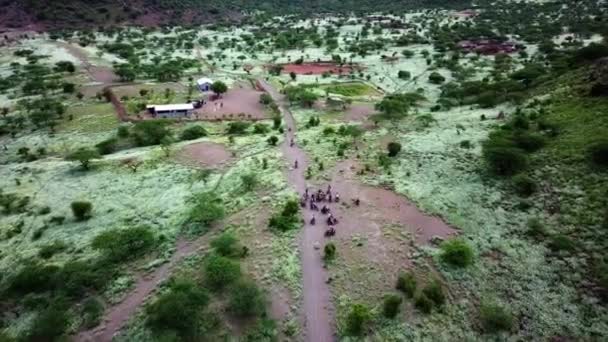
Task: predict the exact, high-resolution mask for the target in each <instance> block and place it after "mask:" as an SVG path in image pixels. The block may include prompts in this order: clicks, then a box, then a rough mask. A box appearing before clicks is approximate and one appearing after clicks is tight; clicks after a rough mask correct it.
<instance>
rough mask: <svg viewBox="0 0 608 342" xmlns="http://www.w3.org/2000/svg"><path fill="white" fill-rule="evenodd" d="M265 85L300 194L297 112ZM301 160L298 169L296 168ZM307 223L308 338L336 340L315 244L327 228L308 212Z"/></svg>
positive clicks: (302, 157) (303, 243)
mask: <svg viewBox="0 0 608 342" xmlns="http://www.w3.org/2000/svg"><path fill="white" fill-rule="evenodd" d="M258 84H259V85H260V87H262V88H263V89H264V90H265V91H266V92H268V94H270V96H272V98H273V99H274V101H275V102H276V103H277V105H279V109H280V110H281V113H282V114H283V118H284V121H285V126H286V128H287V129H286V130H285V141H284V142H283V145H282V146H281V149H282V151H283V155H284V157H285V159H286V160H287V162H288V163H289V164H290V165H291V166H290V169H289V172H288V174H287V177H288V181H289V183H290V184H291V185H292V186H293V188H294V189H295V190H296V191H297V192H298V193H300V194H301V193H304V191H305V189H306V186H307V185H306V178H305V176H304V173H305V170H306V168H307V167H308V157H307V156H306V153H305V152H304V151H303V150H302V149H301V148H299V147H298V146H297V145H296V146H294V147H290V144H289V143H290V141H291V139H293V138H294V137H295V134H296V133H297V132H296V124H295V120H294V118H293V115H292V114H291V112H290V111H289V109H287V108H288V107H287V106H286V104H285V99H284V96H283V95H281V94H280V93H279V92H278V91H276V89H274V88H273V87H272V86H271V85H270V84H268V83H267V82H265V81H263V80H259V81H258ZM296 160H297V161H298V168H297V169H295V168H294V167H293V165H294V162H295V161H296ZM304 220H305V222H306V223H305V224H304V227H303V228H302V232H301V235H300V254H301V260H302V261H301V262H302V281H303V284H302V285H303V290H304V291H303V292H304V293H303V297H304V298H303V300H304V307H303V310H304V325H305V327H304V339H305V340H306V341H310V342H330V341H334V340H336V335H335V331H336V329H335V322H334V309H333V305H332V299H331V294H330V291H329V286H328V285H327V283H326V280H327V272H326V270H325V269H324V268H323V261H322V257H321V252H320V250H315V249H314V248H313V246H314V245H315V243H320V244H322V243H323V242H324V240H325V238H324V236H323V233H324V229H322V228H321V227H320V226H312V225H310V224H309V221H310V217H307V216H306V214H305V217H304Z"/></svg>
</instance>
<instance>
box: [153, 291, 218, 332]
mask: <svg viewBox="0 0 608 342" xmlns="http://www.w3.org/2000/svg"><path fill="white" fill-rule="evenodd" d="M208 302H209V296H208V295H207V292H206V291H205V290H204V289H202V288H200V287H198V286H197V285H196V284H195V283H193V282H190V281H174V282H173V283H171V284H170V287H169V291H167V292H166V293H163V294H162V295H160V296H159V297H158V298H157V299H156V300H155V301H154V302H153V303H152V304H150V305H148V306H147V307H146V310H145V311H146V316H147V317H146V325H147V326H148V327H150V329H152V330H153V331H155V332H156V333H164V332H167V331H170V332H173V333H174V334H177V335H179V336H180V337H182V338H184V339H191V338H195V337H197V336H200V331H199V329H200V328H199V327H200V323H201V319H202V311H203V309H204V308H205V307H206V306H207V304H208Z"/></svg>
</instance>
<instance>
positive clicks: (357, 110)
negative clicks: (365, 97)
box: [344, 103, 376, 121]
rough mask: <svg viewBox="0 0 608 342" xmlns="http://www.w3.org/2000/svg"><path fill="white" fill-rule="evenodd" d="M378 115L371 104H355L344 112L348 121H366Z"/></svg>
mask: <svg viewBox="0 0 608 342" xmlns="http://www.w3.org/2000/svg"><path fill="white" fill-rule="evenodd" d="M374 114H376V109H375V108H374V105H373V104H371V103H356V104H355V103H353V104H352V105H351V106H349V107H348V108H347V109H346V112H344V120H346V121H366V120H367V119H368V118H369V117H370V116H372V115H374Z"/></svg>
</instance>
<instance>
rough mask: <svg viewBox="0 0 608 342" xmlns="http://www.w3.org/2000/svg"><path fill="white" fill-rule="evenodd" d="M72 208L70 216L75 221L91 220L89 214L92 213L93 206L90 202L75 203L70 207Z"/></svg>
mask: <svg viewBox="0 0 608 342" xmlns="http://www.w3.org/2000/svg"><path fill="white" fill-rule="evenodd" d="M70 207H71V208H72V214H74V217H75V218H76V220H77V221H85V220H88V219H89V218H91V213H92V211H93V204H91V202H86V201H75V202H72V204H71V205H70Z"/></svg>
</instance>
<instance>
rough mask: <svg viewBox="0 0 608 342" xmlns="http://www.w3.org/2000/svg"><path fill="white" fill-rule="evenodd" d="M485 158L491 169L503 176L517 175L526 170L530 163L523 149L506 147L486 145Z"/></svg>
mask: <svg viewBox="0 0 608 342" xmlns="http://www.w3.org/2000/svg"><path fill="white" fill-rule="evenodd" d="M483 157H484V159H485V160H486V162H487V163H488V165H489V166H490V169H491V170H492V171H493V172H494V173H496V174H498V175H501V176H510V175H513V174H516V173H518V172H520V171H522V170H524V169H525V168H526V165H527V163H528V161H527V158H526V156H525V154H524V153H523V151H522V150H521V149H518V148H512V147H505V146H488V145H484V147H483Z"/></svg>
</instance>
